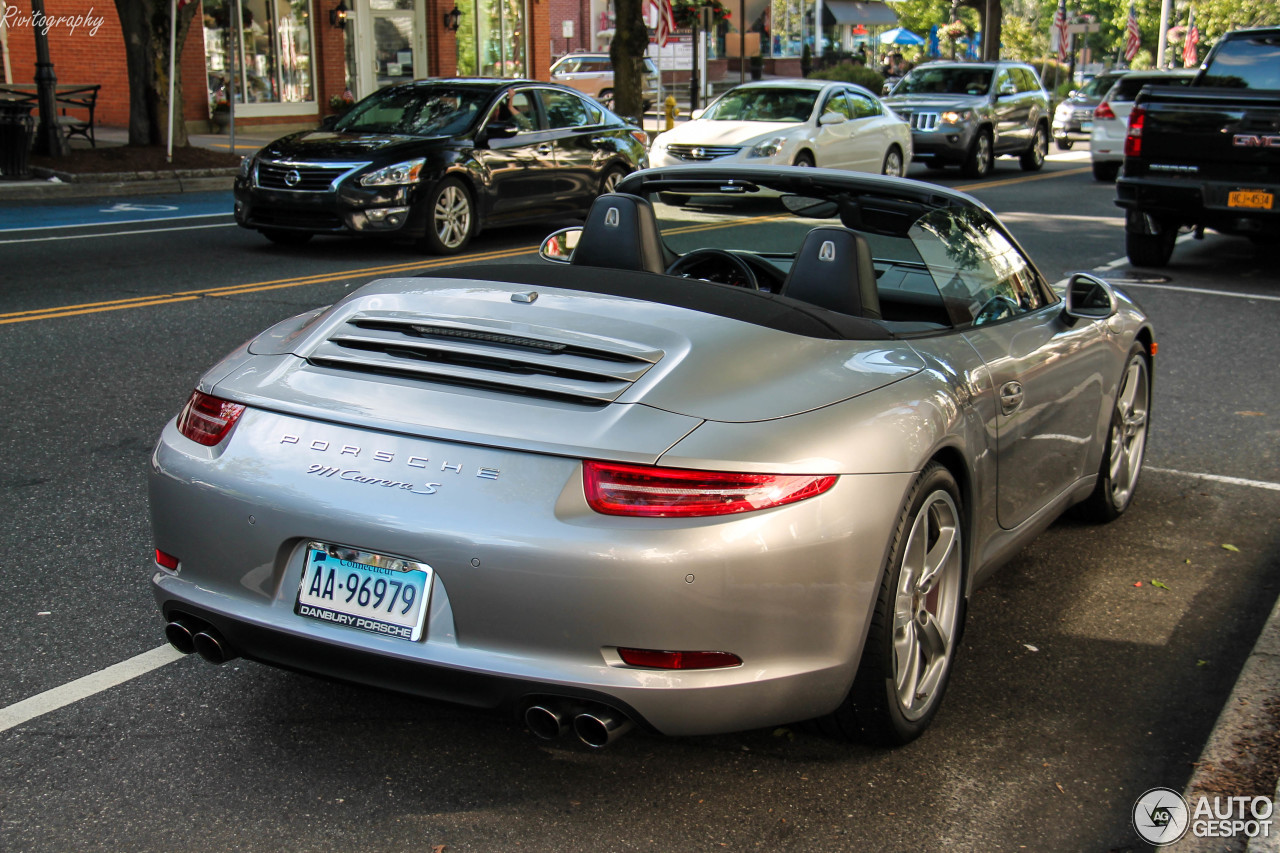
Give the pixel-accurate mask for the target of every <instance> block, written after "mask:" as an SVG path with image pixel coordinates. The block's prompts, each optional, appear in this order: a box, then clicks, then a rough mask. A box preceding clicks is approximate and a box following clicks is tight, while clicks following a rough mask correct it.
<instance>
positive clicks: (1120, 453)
mask: <svg viewBox="0 0 1280 853" xmlns="http://www.w3.org/2000/svg"><path fill="white" fill-rule="evenodd" d="M1149 404H1150V394H1149V385H1148V380H1147V362H1146V360H1145V359H1143V358H1142V357H1141V356H1136V357H1134V358H1132V359H1131V360H1130V361H1129V369H1128V370H1126V371H1125V374H1124V380H1123V382H1122V383H1121V386H1120V393H1119V394H1117V395H1116V417H1115V418H1114V419H1113V420H1112V424H1111V459H1110V463H1109V465H1108V468H1107V470H1108V473H1109V474H1110V479H1111V502H1112V505H1114V506H1116V507H1124V506H1127V505H1128V503H1129V499H1130V498H1131V497H1132V496H1133V490H1134V487H1135V486H1137V484H1138V474H1140V473H1141V472H1142V458H1143V451H1144V450H1145V449H1146V445H1147V407H1148V406H1149Z"/></svg>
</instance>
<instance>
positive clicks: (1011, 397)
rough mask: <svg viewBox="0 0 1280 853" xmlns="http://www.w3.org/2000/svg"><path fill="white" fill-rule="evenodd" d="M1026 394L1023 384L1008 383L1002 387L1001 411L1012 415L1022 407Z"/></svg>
mask: <svg viewBox="0 0 1280 853" xmlns="http://www.w3.org/2000/svg"><path fill="white" fill-rule="evenodd" d="M1024 396H1025V394H1024V392H1023V390H1022V383H1021V382H1006V383H1004V384H1003V385H1001V386H1000V411H1002V412H1004V413H1005V414H1006V415H1012V414H1013V413H1014V412H1016V411H1018V407H1019V406H1021V405H1022V400H1023V398H1024Z"/></svg>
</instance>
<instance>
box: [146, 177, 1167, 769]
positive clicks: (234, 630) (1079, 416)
mask: <svg viewBox="0 0 1280 853" xmlns="http://www.w3.org/2000/svg"><path fill="white" fill-rule="evenodd" d="M617 190H618V191H617V192H616V193H611V194H608V195H604V196H601V197H600V198H599V199H598V200H597V202H596V204H595V206H594V207H593V208H592V210H591V213H590V215H589V217H588V219H587V221H586V223H585V225H584V226H583V227H581V228H572V229H565V230H563V231H560V232H557V233H555V234H553V235H551V236H550V237H548V238H547V240H546V242H545V243H544V244H543V246H542V250H541V257H539V258H535V259H531V260H530V261H529V262H526V263H511V264H501V265H487V266H464V267H456V268H453V269H451V270H446V271H444V272H440V273H433V274H432V275H431V276H430V277H418V278H396V279H384V280H380V281H374V282H372V283H370V284H368V285H366V286H365V287H363V288H361V289H360V290H358V291H356V292H354V293H352V294H351V295H350V296H348V297H346V298H344V299H343V300H342V301H340V302H338V303H336V304H334V305H331V306H329V307H327V308H324V309H321V310H316V311H312V312H310V313H307V314H303V315H301V316H298V317H295V318H293V319H290V320H286V321H285V322H283V323H280V324H279V325H277V326H275V327H273V328H271V329H268V330H267V331H265V332H263V333H262V334H261V335H259V336H258V337H256V338H254V339H253V340H251V341H250V342H249V343H247V344H246V345H245V346H243V347H242V348H241V349H239V350H237V351H235V352H233V353H231V354H230V355H229V356H227V357H226V358H225V359H224V360H223V361H222V362H221V363H220V364H218V365H217V366H216V367H214V368H213V369H211V370H210V371H209V372H208V373H206V374H205V375H204V376H203V377H202V378H201V379H200V381H199V383H198V384H197V386H196V389H195V391H194V392H193V393H192V394H191V397H190V399H189V400H188V401H187V404H186V406H185V408H183V409H182V412H181V413H180V414H179V415H178V416H177V418H175V419H174V420H173V421H172V422H170V423H169V424H168V426H166V427H165V430H164V433H163V435H162V436H161V438H160V442H159V445H158V446H157V448H156V450H155V453H154V455H153V457H152V460H151V477H150V484H151V513H152V519H153V527H154V533H155V547H156V552H155V562H156V566H155V571H154V575H153V578H152V582H153V585H154V590H155V594H156V598H157V601H158V603H159V605H160V609H161V610H162V612H163V615H164V619H165V620H166V622H167V623H168V624H167V625H166V627H165V633H166V635H167V637H168V639H169V641H170V642H171V643H172V644H173V645H174V646H175V647H177V648H178V649H179V650H181V651H183V652H193V651H194V652H198V653H199V654H200V655H201V656H202V657H204V658H206V659H208V660H211V661H214V662H221V661H225V660H228V659H230V658H232V657H235V656H237V655H241V656H244V657H246V658H249V659H252V660H256V661H261V662H263V663H267V664H273V665H278V666H283V667H288V668H291V669H297V670H302V671H307V672H313V673H319V674H322V675H325V676H331V677H337V678H341V679H346V680H350V681H354V682H361V683H365V684H370V685H376V686H379V687H385V688H392V689H396V690H401V691H407V692H410V693H414V694H419V695H423V696H429V697H434V698H439V699H445V700H450V701H455V702H459V703H465V704H469V705H472V706H477V707H484V708H492V709H509V710H511V711H512V712H514V713H516V714H519V715H522V717H523V719H524V721H525V723H526V724H527V726H528V728H529V729H530V730H531V731H532V732H533V733H534V734H536V735H538V736H540V737H545V738H551V737H556V736H558V735H563V734H566V733H568V732H571V731H572V732H574V733H576V735H577V736H578V737H579V738H581V739H582V740H583V741H584V742H586V743H588V744H590V745H592V746H603V745H605V744H607V743H608V742H609V741H610V740H612V739H613V738H615V737H617V736H619V735H621V734H622V733H624V732H625V731H627V730H628V729H629V728H632V727H638V728H640V729H643V730H647V731H650V732H658V733H662V734H668V735H699V734H708V733H717V732H728V731H735V730H742V729H749V728H755V727H762V726H770V725H775V724H779V723H784V722H789V721H798V720H807V719H815V718H816V719H819V720H821V725H822V726H823V728H824V729H825V730H826V731H828V732H829V733H830V734H831V735H833V736H836V737H843V738H857V739H862V740H868V741H872V742H878V743H881V744H890V745H892V744H901V743H905V742H907V741H910V740H911V739H913V738H915V737H916V736H918V735H919V734H920V733H921V732H922V731H924V730H925V728H926V727H927V726H928V725H929V723H930V721H931V720H932V719H933V717H934V715H935V713H936V712H937V710H938V707H939V704H940V703H941V700H942V696H943V693H944V691H945V689H946V686H947V680H948V675H949V673H950V670H951V666H952V662H953V659H954V657H955V651H956V648H957V644H958V641H959V637H960V633H961V630H962V626H963V622H964V616H965V603H966V600H967V598H968V596H969V594H970V592H971V591H972V590H973V589H974V588H975V586H977V585H978V584H980V583H981V582H982V581H983V580H984V579H985V578H986V577H987V576H988V575H989V574H990V573H991V572H992V571H993V570H994V569H995V568H996V567H997V566H998V565H999V564H1000V563H1001V562H1002V561H1004V560H1005V559H1006V558H1008V557H1009V556H1010V555H1012V554H1013V553H1014V552H1016V551H1017V549H1018V548H1019V547H1021V546H1022V545H1024V544H1025V543H1026V542H1027V541H1028V540H1029V539H1030V538H1031V537H1032V536H1034V535H1035V534H1036V533H1038V532H1039V531H1041V530H1043V529H1044V528H1045V527H1046V526H1047V525H1048V524H1050V523H1051V522H1052V521H1053V520H1054V519H1055V518H1056V517H1057V516H1058V515H1059V514H1060V513H1062V512H1063V511H1064V510H1066V509H1068V508H1071V507H1075V509H1076V511H1078V512H1081V513H1083V514H1085V515H1087V516H1089V517H1092V518H1094V519H1097V520H1101V521H1106V520H1110V519H1113V518H1115V517H1116V516H1118V515H1119V514H1120V513H1122V512H1124V510H1125V509H1126V508H1127V507H1128V506H1129V504H1130V501H1131V500H1132V498H1133V494H1134V489H1135V486H1136V484H1137V480H1138V475H1139V472H1140V470H1141V467H1142V460H1143V449H1144V445H1145V440H1146V435H1147V423H1148V411H1149V407H1150V403H1151V377H1152V363H1153V355H1154V353H1155V349H1156V346H1155V342H1154V338H1153V332H1152V328H1151V326H1150V324H1149V322H1148V320H1147V318H1146V317H1145V316H1144V314H1143V313H1142V312H1141V311H1140V310H1139V309H1138V308H1137V307H1136V306H1135V305H1134V303H1133V302H1132V301H1130V300H1129V299H1128V298H1127V297H1126V296H1124V295H1123V294H1121V293H1118V292H1116V291H1114V290H1113V289H1112V288H1111V287H1110V286H1109V285H1108V284H1107V283H1106V282H1104V281H1102V280H1100V279H1097V278H1094V277H1092V276H1089V275H1086V274H1078V275H1075V276H1073V277H1072V279H1071V280H1070V282H1069V283H1068V285H1067V287H1066V289H1065V291H1064V292H1062V293H1057V292H1055V290H1054V289H1053V288H1052V287H1051V286H1050V285H1049V283H1048V282H1046V281H1045V279H1044V278H1043V277H1042V275H1041V274H1040V273H1039V272H1038V271H1037V269H1036V267H1035V266H1034V264H1033V263H1032V262H1031V261H1030V260H1029V259H1028V258H1027V256H1026V255H1025V253H1024V252H1023V251H1022V249H1021V248H1020V247H1019V246H1018V244H1017V243H1016V241H1014V239H1013V238H1012V237H1011V236H1010V235H1009V233H1008V231H1006V230H1005V228H1004V227H1003V226H1002V225H1001V224H1000V223H999V222H998V221H997V220H996V218H995V217H994V216H993V215H992V214H991V213H990V212H989V211H988V210H987V209H986V208H985V207H983V206H982V205H981V204H980V203H978V202H977V201H975V200H974V199H972V198H969V197H968V196H965V195H962V194H959V193H956V192H951V191H949V190H946V189H943V188H940V187H937V186H933V185H929V184H923V183H918V182H914V181H907V180H901V179H895V178H883V177H879V176H869V175H859V174H855V173H848V172H834V171H824V170H815V169H793V168H789V167H783V168H777V167H773V168H748V167H732V168H719V167H715V166H706V165H704V166H689V167H671V168H665V169H654V170H649V171H644V172H638V173H635V174H633V175H631V176H629V177H627V178H626V179H625V180H624V181H623V182H622V183H621V184H620V185H619V186H618V188H617Z"/></svg>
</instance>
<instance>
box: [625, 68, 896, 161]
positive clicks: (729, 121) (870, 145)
mask: <svg viewBox="0 0 1280 853" xmlns="http://www.w3.org/2000/svg"><path fill="white" fill-rule="evenodd" d="M707 162H715V163H716V164H717V165H722V166H723V165H729V164H730V163H740V164H744V165H748V164H749V165H761V166H765V165H775V166H822V167H824V168H831V169H850V170H854V171H858V172H875V173H879V174H883V175H894V176H898V177H900V176H902V175H904V174H906V171H907V166H908V165H910V163H911V128H910V126H909V125H907V123H906V122H904V121H902V119H900V118H898V116H897V115H895V114H894V112H893V111H892V110H890V109H889V108H888V107H886V106H885V105H884V104H883V103H881V102H880V99H879V98H877V97H876V96H875V95H873V94H871V93H870V92H869V91H867V90H866V89H864V88H862V87H861V86H857V85H854V84H852V83H842V82H838V81H825V80H771V81H768V82H761V83H747V84H745V85H742V86H738V87H736V88H733V89H730V90H729V91H728V92H725V93H724V94H723V95H721V96H720V97H719V98H717V99H716V100H715V101H713V102H712V103H711V105H710V106H708V107H707V108H706V109H705V110H703V111H701V112H694V113H693V118H692V120H690V121H687V122H685V123H684V124H680V125H677V126H676V127H675V128H673V129H671V130H668V131H667V132H665V133H662V134H659V135H658V137H657V138H655V139H654V140H653V145H652V147H651V148H650V150H649V163H650V165H652V166H675V165H681V164H687V163H707Z"/></svg>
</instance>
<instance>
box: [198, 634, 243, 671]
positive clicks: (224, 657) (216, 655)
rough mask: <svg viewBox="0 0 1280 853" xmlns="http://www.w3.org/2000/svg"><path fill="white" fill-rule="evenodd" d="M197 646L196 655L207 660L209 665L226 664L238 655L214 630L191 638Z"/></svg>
mask: <svg viewBox="0 0 1280 853" xmlns="http://www.w3.org/2000/svg"><path fill="white" fill-rule="evenodd" d="M191 640H192V643H193V644H194V645H195V649H196V654H198V655H200V657H202V658H204V659H205V660H207V661H208V662H209V663H219V664H221V663H226V662H227V661H229V660H231V659H232V658H234V657H236V653H235V652H234V651H233V650H232V649H231V646H230V645H228V644H227V641H226V640H224V639H222V638H221V637H220V636H218V635H217V634H216V633H214V631H213V629H212V628H209V629H206V630H204V631H201V632H200V633H198V634H196V635H195V636H194V637H192V638H191Z"/></svg>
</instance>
